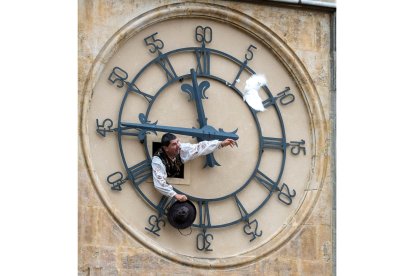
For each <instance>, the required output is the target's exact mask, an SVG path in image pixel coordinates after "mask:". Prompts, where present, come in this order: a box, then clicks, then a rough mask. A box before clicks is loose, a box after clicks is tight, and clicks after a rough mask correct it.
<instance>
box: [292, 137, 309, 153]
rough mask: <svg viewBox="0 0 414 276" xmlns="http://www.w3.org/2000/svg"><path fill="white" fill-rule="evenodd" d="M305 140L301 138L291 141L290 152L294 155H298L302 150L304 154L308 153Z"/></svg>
mask: <svg viewBox="0 0 414 276" xmlns="http://www.w3.org/2000/svg"><path fill="white" fill-rule="evenodd" d="M302 145H305V140H303V139H301V140H300V141H290V143H289V146H292V147H291V149H290V152H291V153H292V154H293V155H298V154H299V153H300V151H303V155H306V147H304V146H302Z"/></svg>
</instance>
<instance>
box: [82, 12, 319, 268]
mask: <svg viewBox="0 0 414 276" xmlns="http://www.w3.org/2000/svg"><path fill="white" fill-rule="evenodd" d="M201 14H202V12H200V15H199V16H197V12H196V10H195V12H194V13H193V15H192V17H191V18H187V17H184V16H182V17H179V18H176V17H174V16H170V17H169V16H165V17H164V18H163V19H158V20H157V22H155V20H154V21H153V22H151V21H150V22H151V23H150V24H145V26H142V24H141V26H140V28H135V29H133V28H132V27H130V29H131V30H133V31H130V32H129V35H125V37H127V39H119V43H118V44H117V45H116V46H114V47H113V48H112V50H111V54H110V58H109V59H108V60H107V61H105V64H104V65H102V66H101V69H102V70H101V71H100V72H99V73H97V74H96V75H97V78H96V82H95V83H94V84H92V93H90V94H89V97H90V98H89V99H87V101H86V102H87V108H86V111H85V112H84V124H85V128H86V129H87V131H85V135H84V143H85V147H86V149H87V155H88V158H87V160H88V162H89V165H90V166H91V171H92V175H93V179H94V184H95V186H96V187H97V190H98V191H99V193H100V194H101V197H102V199H103V200H104V202H105V203H106V205H107V206H108V209H109V210H110V211H111V212H112V214H114V216H115V217H116V218H117V220H118V221H119V222H120V223H122V224H123V225H124V227H125V229H127V230H128V231H129V232H130V233H131V234H132V235H133V236H134V237H135V238H137V239H138V240H139V241H141V242H143V243H145V244H146V245H148V246H149V247H150V248H152V249H154V250H155V251H156V252H158V253H161V254H163V255H165V256H167V257H170V258H171V259H178V260H179V261H181V262H186V261H188V260H187V259H186V258H187V257H186V256H192V257H195V258H196V260H198V261H197V262H199V264H200V265H205V264H204V262H210V261H207V260H208V259H209V258H217V259H218V260H220V259H222V260H226V261H227V262H228V263H238V262H243V260H241V259H240V257H239V258H236V257H233V256H243V255H246V256H247V255H250V256H251V255H254V254H252V252H256V253H255V254H256V255H260V254H264V253H266V250H270V249H271V248H275V247H276V246H277V245H278V244H281V243H282V242H283V241H284V240H285V239H287V237H288V236H289V235H291V234H292V233H293V230H292V228H295V227H297V226H298V225H299V224H300V221H297V220H300V219H303V218H304V217H306V213H307V211H308V209H310V206H312V204H313V201H314V198H315V197H314V196H311V195H309V193H308V191H309V189H310V188H315V185H317V184H315V183H314V182H315V176H314V174H315V168H316V167H315V166H317V165H315V162H317V160H316V158H315V154H314V153H315V147H316V143H317V141H315V139H316V138H315V134H314V132H315V129H314V127H313V125H314V118H313V117H312V116H311V115H310V114H311V110H310V109H311V108H312V106H311V104H309V102H308V101H309V99H307V98H306V91H304V88H303V86H301V84H300V83H298V81H297V80H298V79H300V78H298V77H297V76H295V75H294V73H295V72H294V71H292V70H289V69H288V68H287V67H286V61H284V60H283V55H282V54H280V53H279V54H278V53H277V52H276V50H275V49H274V48H272V47H271V46H269V44H270V45H271V43H267V40H266V39H265V38H263V37H261V36H260V34H254V31H248V29H246V28H242V27H241V26H239V25H237V24H233V25H231V24H229V23H228V22H226V21H223V20H219V18H214V17H211V18H206V17H204V16H201ZM246 20H247V19H246ZM252 24H253V23H252ZM255 24H257V23H255ZM127 29H128V28H127ZM255 73H260V74H264V75H265V76H266V78H267V85H266V86H264V87H262V88H261V89H260V90H259V96H260V97H261V99H262V100H263V104H264V106H265V107H266V110H265V111H264V112H256V111H255V110H253V109H252V108H250V107H249V105H247V104H246V102H244V101H243V92H244V86H245V81H246V80H247V79H248V78H249V77H250V76H252V75H253V74H255ZM165 132H173V133H176V134H177V136H178V137H179V139H180V140H181V141H182V142H189V143H197V142H198V141H202V140H213V139H220V140H222V139H224V137H232V138H234V139H238V140H237V141H238V147H237V148H224V149H221V150H218V151H216V152H214V153H213V154H210V155H208V156H205V157H200V158H198V159H195V160H193V161H190V162H189V163H186V164H185V165H184V174H183V175H182V176H181V177H179V178H172V179H169V180H168V181H169V183H172V184H173V186H174V189H175V190H176V191H177V192H179V193H183V194H186V195H187V197H188V198H189V199H190V200H191V201H192V202H193V203H194V205H195V206H196V208H197V217H196V220H195V222H194V224H193V225H192V227H191V228H188V229H185V230H182V231H181V233H180V232H179V231H178V230H177V229H175V228H173V227H172V226H171V225H170V224H169V223H168V221H167V219H166V218H165V214H166V212H167V209H168V205H169V203H170V202H169V200H168V199H167V198H166V197H164V196H162V195H161V194H159V193H158V192H157V191H156V190H155V189H154V187H153V182H152V173H151V157H152V155H153V152H154V151H155V149H156V148H157V147H158V146H159V144H158V143H159V142H160V139H161V136H162V134H164V133H165ZM315 160H316V161H315ZM309 198H312V200H313V201H311V202H307V201H309ZM301 208H306V210H302V211H301ZM301 212H302V213H303V214H301ZM298 214H301V215H298ZM269 244H273V245H272V246H269ZM264 245H267V247H266V246H264ZM263 248H268V249H263ZM180 258H181V259H180ZM249 258H250V259H251V258H252V257H246V258H245V259H249ZM206 264H207V263H206ZM209 264H211V262H210V263H209ZM213 265H214V264H213Z"/></svg>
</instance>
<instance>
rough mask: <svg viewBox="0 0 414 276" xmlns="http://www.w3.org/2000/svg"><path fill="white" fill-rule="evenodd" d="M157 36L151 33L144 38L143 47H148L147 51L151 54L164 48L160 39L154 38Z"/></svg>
mask: <svg viewBox="0 0 414 276" xmlns="http://www.w3.org/2000/svg"><path fill="white" fill-rule="evenodd" d="M157 34H158V32H157V33H153V34H152V35H149V36H147V37H146V38H144V42H145V45H147V46H150V49H149V51H150V52H151V53H155V52H158V53H159V52H160V49H162V48H164V42H162V40H161V39H157V38H155V36H156V35H157Z"/></svg>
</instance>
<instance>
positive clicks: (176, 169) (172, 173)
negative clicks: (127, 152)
mask: <svg viewBox="0 0 414 276" xmlns="http://www.w3.org/2000/svg"><path fill="white" fill-rule="evenodd" d="M154 156H158V157H159V158H160V159H161V161H162V163H163V164H164V166H165V169H166V170H167V176H168V177H176V176H178V175H179V174H180V167H181V166H182V164H183V163H182V161H181V157H180V155H179V154H178V155H177V156H176V157H175V161H174V162H173V161H172V160H171V159H170V158H168V156H167V154H166V153H165V151H164V150H163V149H162V147H161V148H160V149H159V150H157V152H156V153H155V154H154Z"/></svg>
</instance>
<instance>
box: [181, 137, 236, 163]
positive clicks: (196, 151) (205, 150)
mask: <svg viewBox="0 0 414 276" xmlns="http://www.w3.org/2000/svg"><path fill="white" fill-rule="evenodd" d="M235 144H236V142H235V141H234V140H233V139H226V140H224V141H219V140H213V141H202V142H200V143H198V144H189V143H182V144H181V151H180V156H181V159H182V160H183V162H187V161H190V160H193V159H195V158H197V157H199V156H202V155H207V154H210V153H212V152H214V151H215V150H217V149H219V148H222V147H227V146H231V147H233V146H234V145H235Z"/></svg>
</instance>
